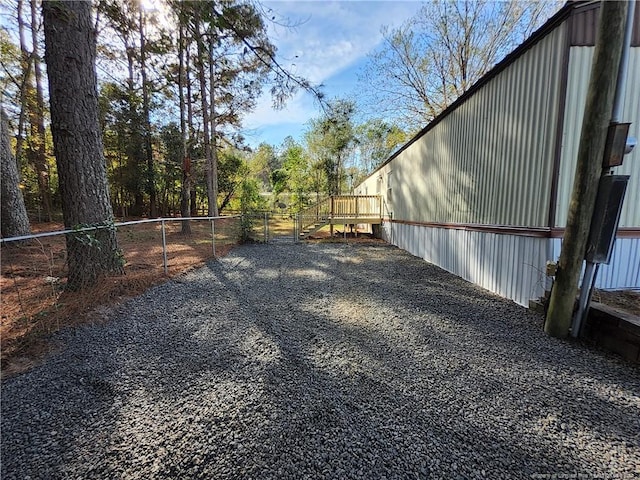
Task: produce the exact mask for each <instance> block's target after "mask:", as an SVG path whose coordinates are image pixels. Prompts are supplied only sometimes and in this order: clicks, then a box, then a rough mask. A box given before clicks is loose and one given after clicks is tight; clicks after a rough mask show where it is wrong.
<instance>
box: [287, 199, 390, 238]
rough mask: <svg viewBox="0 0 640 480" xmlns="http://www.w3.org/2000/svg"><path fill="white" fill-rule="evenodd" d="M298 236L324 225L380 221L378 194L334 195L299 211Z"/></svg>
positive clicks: (310, 232) (380, 209)
mask: <svg viewBox="0 0 640 480" xmlns="http://www.w3.org/2000/svg"><path fill="white" fill-rule="evenodd" d="M298 218H299V219H300V220H299V222H300V237H305V236H307V235H310V234H312V233H314V232H315V231H317V230H319V229H320V228H322V227H324V226H325V225H357V224H363V223H367V224H372V225H377V224H380V223H382V198H381V197H380V195H334V196H331V197H328V198H325V199H324V200H322V201H321V202H319V203H317V204H316V205H312V206H311V207H309V208H307V209H305V210H303V211H301V212H300V214H299V217H298Z"/></svg>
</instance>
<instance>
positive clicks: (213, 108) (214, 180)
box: [207, 28, 219, 217]
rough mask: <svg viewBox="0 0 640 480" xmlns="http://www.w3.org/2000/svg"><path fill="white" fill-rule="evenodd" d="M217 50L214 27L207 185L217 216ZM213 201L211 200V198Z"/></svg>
mask: <svg viewBox="0 0 640 480" xmlns="http://www.w3.org/2000/svg"><path fill="white" fill-rule="evenodd" d="M214 51H215V37H214V32H213V28H210V30H209V92H210V95H211V96H210V102H209V104H210V107H211V114H210V115H209V120H210V121H211V161H210V163H209V165H207V167H208V169H207V172H211V175H210V178H207V187H209V183H210V184H211V186H210V188H211V197H213V209H212V212H211V214H210V215H211V216H213V217H217V216H218V214H219V212H218V142H217V141H216V127H217V122H216V95H215V93H216V88H215V87H216V79H215V73H216V72H215V69H214V60H213V53H214ZM210 201H211V200H210Z"/></svg>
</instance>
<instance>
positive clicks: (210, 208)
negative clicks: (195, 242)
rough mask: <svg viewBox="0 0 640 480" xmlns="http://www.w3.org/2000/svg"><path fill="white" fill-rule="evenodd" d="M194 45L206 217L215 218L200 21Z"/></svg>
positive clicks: (205, 50) (204, 54)
mask: <svg viewBox="0 0 640 480" xmlns="http://www.w3.org/2000/svg"><path fill="white" fill-rule="evenodd" d="M196 43H197V45H198V62H197V64H198V81H199V83H200V97H201V102H202V130H203V134H204V155H205V165H206V168H205V170H206V182H207V201H208V202H207V203H208V210H207V215H208V216H210V217H213V216H215V215H214V212H215V210H216V207H217V200H216V198H215V197H214V191H213V171H212V168H211V165H212V163H213V160H212V157H211V155H212V153H211V136H210V135H209V126H210V123H209V122H210V120H209V103H208V101H207V81H206V75H205V69H204V62H205V59H206V57H207V49H206V48H205V46H204V42H203V40H202V36H201V34H200V20H199V19H197V20H196Z"/></svg>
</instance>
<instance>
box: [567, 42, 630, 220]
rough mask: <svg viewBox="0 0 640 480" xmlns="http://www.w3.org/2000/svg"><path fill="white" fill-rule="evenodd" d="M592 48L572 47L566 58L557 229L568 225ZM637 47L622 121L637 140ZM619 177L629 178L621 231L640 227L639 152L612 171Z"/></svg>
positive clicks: (627, 157)
mask: <svg viewBox="0 0 640 480" xmlns="http://www.w3.org/2000/svg"><path fill="white" fill-rule="evenodd" d="M593 50H594V47H571V52H570V57H569V81H568V85H567V104H566V105H567V106H566V111H565V118H564V126H563V134H562V155H561V157H560V158H561V163H560V175H559V178H558V200H557V210H556V212H557V213H556V225H555V226H558V227H564V226H565V225H566V223H567V212H568V209H569V199H570V198H571V192H572V190H573V180H574V177H575V168H576V158H577V155H578V147H579V144H580V131H581V129H582V117H583V116H584V106H585V102H586V98H587V89H588V86H589V76H590V74H591V61H592V58H593ZM639 82H640V47H636V48H632V49H631V52H630V56H629V71H628V75H627V88H626V95H625V101H624V111H623V116H622V120H623V121H625V122H633V123H632V125H631V127H630V130H629V134H630V135H631V136H633V137H635V138H640V87H639V85H640V83H639ZM615 173H616V174H619V175H631V179H630V180H629V185H628V186H627V194H626V197H625V201H624V206H623V209H622V215H621V217H620V226H621V227H640V148H638V147H636V149H635V150H634V151H633V152H632V153H631V154H630V155H625V158H624V164H623V165H622V166H621V167H618V168H616V169H615Z"/></svg>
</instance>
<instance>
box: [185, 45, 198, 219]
mask: <svg viewBox="0 0 640 480" xmlns="http://www.w3.org/2000/svg"><path fill="white" fill-rule="evenodd" d="M189 52H190V49H189V47H188V46H187V49H186V51H185V71H184V72H185V82H186V84H187V85H186V87H187V130H188V131H189V134H188V137H189V141H192V139H193V137H194V133H193V132H194V128H193V102H192V101H191V99H192V92H191V55H190V53H189ZM187 148H189V147H187ZM188 153H189V154H191V152H190V151H188ZM191 169H192V170H191V172H190V177H189V186H190V187H191V191H190V192H189V193H190V199H189V207H190V214H191V216H192V217H196V216H197V215H198V197H197V192H196V186H195V183H194V181H193V178H194V175H193V165H192V166H191Z"/></svg>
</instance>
